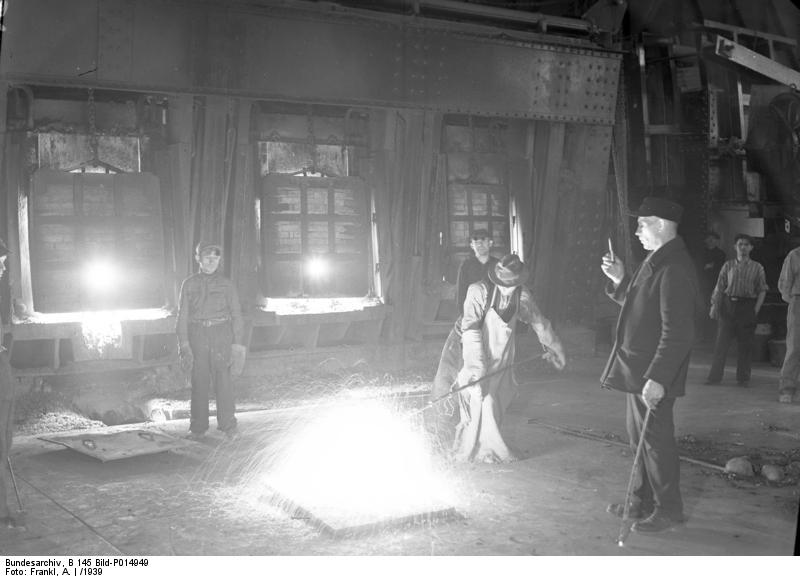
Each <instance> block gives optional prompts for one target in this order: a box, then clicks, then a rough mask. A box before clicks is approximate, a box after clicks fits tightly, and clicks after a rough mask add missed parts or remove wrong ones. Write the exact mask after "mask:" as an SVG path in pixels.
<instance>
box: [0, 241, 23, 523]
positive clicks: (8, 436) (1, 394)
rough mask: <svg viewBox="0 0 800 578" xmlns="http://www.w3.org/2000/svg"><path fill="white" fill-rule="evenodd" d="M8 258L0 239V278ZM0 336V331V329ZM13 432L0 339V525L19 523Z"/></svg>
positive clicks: (10, 378) (8, 379) (8, 367)
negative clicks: (12, 493) (14, 510)
mask: <svg viewBox="0 0 800 578" xmlns="http://www.w3.org/2000/svg"><path fill="white" fill-rule="evenodd" d="M7 258H8V248H7V247H6V244H5V243H4V242H3V240H2V239H0V279H2V278H3V275H4V274H5V272H6V259H7ZM0 337H2V331H0ZM13 433H14V378H13V376H12V374H11V364H10V363H9V360H8V352H7V351H6V349H5V347H3V341H2V339H0V525H1V526H8V527H14V526H17V525H19V524H18V523H17V518H16V517H15V516H12V514H11V509H10V508H9V507H8V499H7V496H8V491H7V490H8V489H9V488H10V487H11V486H10V484H12V483H13V481H12V478H11V469H10V461H9V454H10V452H11V440H12V437H13Z"/></svg>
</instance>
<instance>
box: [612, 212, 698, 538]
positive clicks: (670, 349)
mask: <svg viewBox="0 0 800 578" xmlns="http://www.w3.org/2000/svg"><path fill="white" fill-rule="evenodd" d="M682 213H683V209H682V207H681V206H680V205H678V204H676V203H673V202H672V201H669V200H666V199H660V198H655V197H647V198H645V199H644V201H643V202H642V205H641V207H640V208H639V210H638V211H636V212H635V213H633V216H635V217H637V218H638V227H637V229H636V236H637V237H638V238H639V241H640V242H641V243H642V246H643V247H644V248H645V249H646V250H647V251H648V254H647V257H646V258H645V260H644V262H643V263H642V264H641V265H640V266H639V268H638V269H637V270H636V272H635V273H634V274H633V275H628V274H627V273H626V271H625V266H624V264H623V262H622V261H621V260H620V259H619V258H618V257H617V256H616V255H614V252H613V250H610V251H609V253H607V254H606V255H604V256H603V264H602V270H603V273H605V275H606V276H607V277H608V278H609V280H610V281H609V283H608V285H607V287H606V292H607V293H608V295H609V297H611V299H613V300H614V301H616V302H617V303H619V304H620V305H621V306H622V309H621V310H620V314H619V319H618V321H617V327H616V336H615V342H614V347H613V349H612V351H611V355H610V357H609V359H608V362H607V363H606V367H605V369H604V370H603V375H602V376H601V378H600V381H601V383H602V385H603V387H604V388H610V389H616V390H619V391H623V392H625V393H627V394H628V395H627V414H626V425H627V430H628V437H629V440H630V444H631V448H632V449H633V450H638V452H637V454H639V455H638V456H637V457H639V458H640V459H636V460H635V463H634V468H635V469H636V470H638V471H635V472H632V476H631V478H632V480H633V481H632V483H630V484H629V491H628V495H627V496H626V497H625V502H624V503H621V504H620V503H617V504H610V505H609V506H608V511H609V512H610V513H611V514H614V515H616V516H619V517H622V518H630V519H635V520H637V521H636V522H635V523H634V524H633V527H632V528H631V529H632V530H633V531H634V532H643V533H652V532H661V531H663V530H666V529H668V528H671V527H673V526H675V525H677V524H680V523H681V522H683V501H682V499H681V492H680V487H679V486H680V462H679V456H678V447H677V444H676V442H675V429H674V422H673V413H672V411H673V406H674V404H675V399H676V398H678V397H680V396H682V395H684V390H685V385H686V375H687V371H688V369H689V356H690V353H691V348H692V342H693V340H694V322H695V312H696V311H698V306H699V296H698V295H699V294H698V282H697V276H696V273H695V269H694V263H693V262H692V259H691V257H690V256H689V253H688V251H687V249H686V245H685V244H684V242H683V239H682V238H681V237H680V236H678V234H677V228H678V224H679V223H680V220H681V215H682ZM648 411H649V413H650V415H649V419H647V420H645V418H646V416H647V415H648ZM645 425H646V427H645ZM642 437H643V438H644V440H643V442H644V443H642V444H640V443H639V441H640V438H642ZM634 473H635V475H633V474H634ZM622 541H623V537H622V536H621V537H620V543H621V542H622Z"/></svg>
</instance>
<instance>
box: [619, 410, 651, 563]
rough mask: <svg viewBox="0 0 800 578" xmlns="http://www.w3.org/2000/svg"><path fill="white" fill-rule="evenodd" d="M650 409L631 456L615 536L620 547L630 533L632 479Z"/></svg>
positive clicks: (636, 468)
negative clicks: (622, 506)
mask: <svg viewBox="0 0 800 578" xmlns="http://www.w3.org/2000/svg"><path fill="white" fill-rule="evenodd" d="M651 413H652V410H651V409H650V408H649V407H648V408H647V413H645V414H644V423H643V424H642V431H641V433H639V443H638V444H637V445H636V455H635V456H634V458H633V467H632V468H631V477H630V478H628V491H627V492H625V507H624V508H623V510H622V525H621V526H620V528H619V538H617V546H619V547H620V548H621V547H622V546H624V545H625V539H626V538H627V537H628V534H629V533H630V530H631V528H630V524H628V522H629V521H630V520H628V516H629V515H630V510H631V494H632V493H633V480H634V479H635V478H636V471H637V470H638V469H639V462H640V461H641V460H642V449H643V448H644V435H645V433H646V432H647V424H648V423H649V422H650V414H651Z"/></svg>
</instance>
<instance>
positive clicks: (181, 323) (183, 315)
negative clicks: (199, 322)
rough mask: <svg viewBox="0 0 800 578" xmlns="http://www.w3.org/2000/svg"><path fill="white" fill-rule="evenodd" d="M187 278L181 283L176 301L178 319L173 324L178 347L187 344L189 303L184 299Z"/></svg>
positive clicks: (187, 282)
mask: <svg viewBox="0 0 800 578" xmlns="http://www.w3.org/2000/svg"><path fill="white" fill-rule="evenodd" d="M188 284H189V278H188V277H187V278H186V279H184V280H183V283H181V291H180V299H179V301H178V319H177V321H176V323H175V332H176V333H177V334H178V345H181V346H182V345H184V344H186V343H189V302H188V300H187V298H186V290H187V285H188Z"/></svg>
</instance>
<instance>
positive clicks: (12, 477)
mask: <svg viewBox="0 0 800 578" xmlns="http://www.w3.org/2000/svg"><path fill="white" fill-rule="evenodd" d="M6 461H7V462H8V473H9V474H11V485H12V486H14V493H15V494H16V495H17V504H19V511H20V512H24V511H25V508H24V507H23V506H22V500H21V499H20V497H19V488H18V487H17V478H16V476H14V468H12V467H11V456H6Z"/></svg>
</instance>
